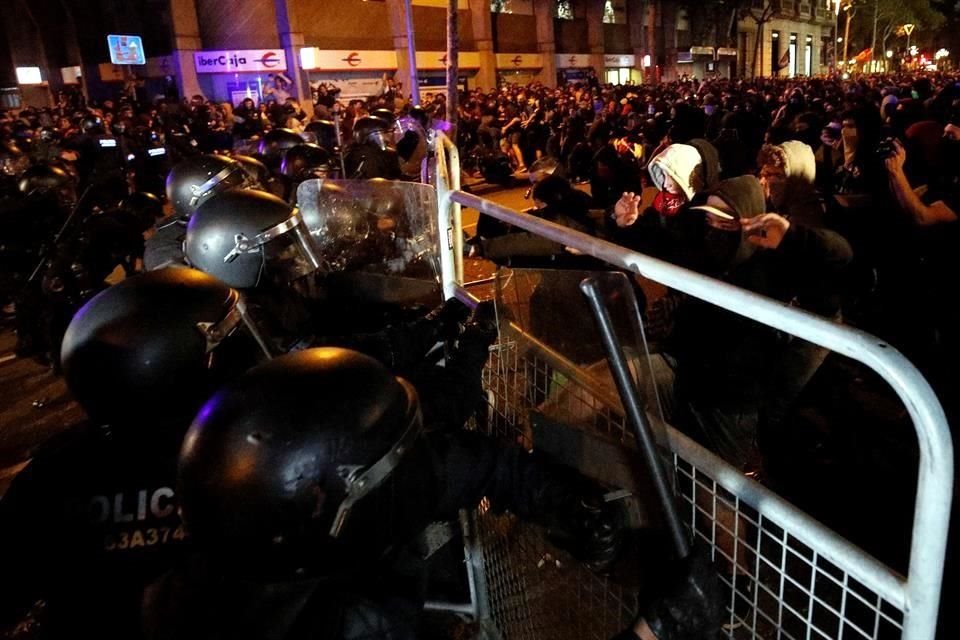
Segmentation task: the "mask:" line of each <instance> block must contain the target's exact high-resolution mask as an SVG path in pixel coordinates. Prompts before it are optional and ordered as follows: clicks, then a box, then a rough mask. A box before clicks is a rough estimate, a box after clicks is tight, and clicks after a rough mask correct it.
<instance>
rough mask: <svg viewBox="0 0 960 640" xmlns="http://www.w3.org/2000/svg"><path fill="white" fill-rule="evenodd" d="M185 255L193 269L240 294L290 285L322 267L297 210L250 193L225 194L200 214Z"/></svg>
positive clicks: (189, 232)
mask: <svg viewBox="0 0 960 640" xmlns="http://www.w3.org/2000/svg"><path fill="white" fill-rule="evenodd" d="M183 250H184V254H185V256H186V259H187V262H188V263H189V264H190V265H191V266H192V267H194V268H197V269H200V270H201V271H204V272H206V273H208V274H210V275H212V276H215V277H217V278H219V279H221V280H223V281H224V282H225V283H227V284H228V285H230V286H231V287H236V288H238V289H247V288H250V287H255V286H257V285H258V284H260V283H261V282H272V283H274V284H287V283H290V282H293V281H294V280H297V279H299V278H301V277H303V276H306V275H309V274H311V273H313V272H315V271H316V270H317V269H318V268H319V266H320V260H319V258H318V257H317V256H318V253H317V251H316V249H315V247H314V245H313V241H312V239H311V238H310V232H309V231H308V230H307V227H306V225H305V224H304V223H303V218H302V217H301V216H300V212H299V210H297V208H296V207H292V206H290V205H289V204H287V203H286V202H284V201H283V200H281V199H280V198H277V197H276V196H273V195H270V194H269V193H264V192H262V191H254V190H252V189H244V190H235V191H230V192H227V193H224V194H223V195H221V196H219V197H217V198H215V199H213V200H211V201H209V202H207V203H205V204H203V205H202V206H201V207H200V208H199V209H197V211H196V213H194V214H193V217H191V218H190V222H189V224H188V225H187V238H186V240H185V241H184V244H183Z"/></svg>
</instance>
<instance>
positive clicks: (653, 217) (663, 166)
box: [609, 139, 720, 264]
mask: <svg viewBox="0 0 960 640" xmlns="http://www.w3.org/2000/svg"><path fill="white" fill-rule="evenodd" d="M647 171H648V172H649V174H650V178H651V180H652V181H653V185H654V186H655V187H656V188H657V189H658V190H659V193H658V194H657V196H656V197H655V198H654V200H653V204H652V206H651V207H649V208H648V209H646V210H642V211H641V209H640V204H641V201H642V197H641V195H640V194H634V193H631V192H627V193H624V194H623V196H622V197H621V198H620V200H619V201H617V203H616V205H615V207H614V211H613V218H612V221H613V222H614V223H615V226H613V225H610V229H609V235H610V240H611V241H612V242H615V243H617V244H620V245H621V246H624V247H628V248H630V249H635V250H637V251H640V252H642V253H647V254H650V255H653V256H656V257H659V258H663V259H664V260H669V261H671V262H675V263H677V264H684V262H685V260H686V258H684V256H683V252H684V250H685V249H686V248H687V247H688V243H687V242H686V241H685V240H684V239H683V238H684V236H685V235H687V234H688V233H690V232H691V229H690V228H689V226H690V222H691V218H690V217H689V216H685V215H678V214H680V212H681V211H682V210H683V209H684V208H685V207H687V206H688V205H689V203H691V202H692V201H693V200H694V197H695V196H696V195H697V193H699V192H701V191H703V190H704V189H705V188H707V187H709V186H712V185H713V184H715V183H716V182H717V180H719V177H720V160H719V156H718V154H717V150H716V149H715V148H714V147H713V145H711V144H710V143H709V142H707V141H706V140H702V139H696V140H691V141H690V143H689V144H671V145H669V146H668V147H666V148H665V149H664V150H663V151H661V152H660V153H658V154H657V155H655V156H654V157H653V159H652V160H650V164H649V165H648V166H647Z"/></svg>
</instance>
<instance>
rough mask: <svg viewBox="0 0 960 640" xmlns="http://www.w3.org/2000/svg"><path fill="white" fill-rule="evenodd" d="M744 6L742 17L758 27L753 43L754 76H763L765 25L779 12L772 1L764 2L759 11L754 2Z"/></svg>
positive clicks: (774, 62) (741, 11) (774, 61)
mask: <svg viewBox="0 0 960 640" xmlns="http://www.w3.org/2000/svg"><path fill="white" fill-rule="evenodd" d="M744 4H746V5H747V6H746V7H745V8H741V9H740V15H741V16H745V17H749V18H751V19H752V20H753V21H754V23H755V24H756V25H757V37H756V40H755V41H754V43H753V65H752V66H753V76H754V77H757V76H760V75H762V74H763V47H762V46H761V45H762V44H763V25H765V24H767V23H768V22H770V21H771V20H773V16H774V15H775V14H776V13H777V10H776V8H774V6H773V2H771V0H763V2H762V3H761V8H759V9H758V8H756V7H754V6H753V3H752V2H747V3H744ZM758 62H759V64H758ZM776 62H777V61H776V60H773V61H772V63H773V64H776ZM771 68H772V65H771Z"/></svg>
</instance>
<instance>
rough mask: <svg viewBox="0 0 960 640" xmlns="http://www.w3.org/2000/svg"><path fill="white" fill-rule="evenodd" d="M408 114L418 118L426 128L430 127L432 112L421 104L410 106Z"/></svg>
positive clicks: (415, 118)
mask: <svg viewBox="0 0 960 640" xmlns="http://www.w3.org/2000/svg"><path fill="white" fill-rule="evenodd" d="M407 115H408V116H409V117H411V118H413V119H414V120H416V121H417V122H418V123H419V124H420V126H421V127H423V128H424V129H429V128H430V114H428V113H427V110H426V109H424V108H423V107H421V106H420V105H418V104H416V105H414V106H412V107H410V112H409V113H408V114H407Z"/></svg>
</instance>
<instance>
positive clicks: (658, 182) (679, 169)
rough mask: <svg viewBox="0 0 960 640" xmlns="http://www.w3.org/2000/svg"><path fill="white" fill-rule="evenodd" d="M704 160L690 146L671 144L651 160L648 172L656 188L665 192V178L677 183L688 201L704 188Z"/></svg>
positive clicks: (694, 148)
mask: <svg viewBox="0 0 960 640" xmlns="http://www.w3.org/2000/svg"><path fill="white" fill-rule="evenodd" d="M702 163H703V159H702V158H701V157H700V152H699V151H697V149H696V147H692V146H690V145H689V144H671V145H670V146H668V147H667V148H666V149H664V150H663V151H661V152H660V153H658V154H657V155H655V156H654V157H653V159H652V160H650V164H649V165H648V166H647V171H649V172H650V178H651V179H652V180H653V184H654V186H656V187H657V189H659V190H660V191H663V190H664V188H663V183H664V178H665V176H670V178H671V179H672V180H673V181H674V182H675V183H677V185H678V186H679V187H680V189H681V190H682V191H683V195H684V196H686V198H687V201H688V202H689V201H690V200H692V199H693V196H694V195H695V194H696V193H697V191H699V190H701V189H702V188H703V176H702V170H701V167H700V165H701V164H702Z"/></svg>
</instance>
